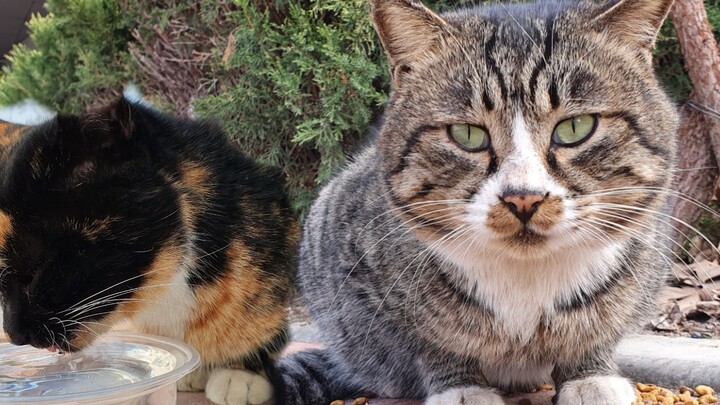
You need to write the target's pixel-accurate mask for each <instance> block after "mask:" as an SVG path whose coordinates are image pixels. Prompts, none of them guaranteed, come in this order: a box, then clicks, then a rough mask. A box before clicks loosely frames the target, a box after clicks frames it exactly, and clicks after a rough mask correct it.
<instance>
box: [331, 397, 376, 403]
mask: <svg viewBox="0 0 720 405" xmlns="http://www.w3.org/2000/svg"><path fill="white" fill-rule="evenodd" d="M369 403H370V400H369V399H367V398H365V397H359V398H355V400H354V401H353V403H352V405H366V404H369ZM330 405H345V401H343V400H342V399H336V400H334V401H332V402H330Z"/></svg>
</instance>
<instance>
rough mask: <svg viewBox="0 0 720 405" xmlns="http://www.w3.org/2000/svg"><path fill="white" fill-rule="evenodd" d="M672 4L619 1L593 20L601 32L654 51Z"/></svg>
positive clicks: (650, 0)
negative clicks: (656, 40)
mask: <svg viewBox="0 0 720 405" xmlns="http://www.w3.org/2000/svg"><path fill="white" fill-rule="evenodd" d="M672 4H673V0H616V1H614V2H611V3H609V4H608V5H607V6H606V7H605V10H604V11H603V12H602V13H601V14H600V15H598V16H597V17H595V18H594V20H593V23H594V24H595V27H596V28H597V29H599V30H606V31H607V32H609V33H610V34H611V35H616V36H618V37H619V38H620V39H622V40H624V41H627V42H629V43H631V44H634V45H639V46H640V47H642V48H645V49H648V50H651V49H652V48H653V47H654V46H655V39H656V38H657V36H658V33H659V32H660V27H662V24H663V21H665V18H666V17H667V15H668V14H669V13H670V7H671V6H672Z"/></svg>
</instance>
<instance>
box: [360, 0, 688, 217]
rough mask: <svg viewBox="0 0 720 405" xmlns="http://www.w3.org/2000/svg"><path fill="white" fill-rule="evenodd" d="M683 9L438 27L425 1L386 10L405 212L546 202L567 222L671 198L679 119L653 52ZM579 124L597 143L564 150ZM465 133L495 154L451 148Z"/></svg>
mask: <svg viewBox="0 0 720 405" xmlns="http://www.w3.org/2000/svg"><path fill="white" fill-rule="evenodd" d="M670 4H671V1H669V0H619V1H616V2H611V3H606V4H596V3H594V2H591V1H581V2H551V1H548V2H538V3H526V4H518V5H503V4H499V5H493V6H485V7H477V8H474V9H466V10H460V11H455V12H451V13H447V14H443V15H437V14H435V13H434V12H432V11H431V10H429V9H427V8H425V7H424V6H423V5H422V4H421V3H420V2H418V1H415V0H385V1H381V0H375V1H374V8H373V19H374V22H375V25H376V27H377V30H378V33H379V35H380V39H381V41H382V42H383V45H384V47H385V49H386V50H387V53H388V58H389V62H390V66H391V73H392V78H393V93H392V96H391V100H390V104H389V106H388V109H387V110H386V117H385V124H384V126H383V128H382V130H381V133H380V137H379V152H380V155H381V159H382V165H383V169H384V171H385V179H386V184H387V186H388V190H389V195H390V196H391V198H393V203H394V204H395V205H398V206H402V205H407V204H419V203H422V202H423V201H425V202H428V201H438V200H466V201H470V200H473V201H475V202H477V200H478V199H479V200H483V198H484V197H482V196H483V195H485V196H486V197H487V198H486V199H485V200H486V203H487V204H496V203H497V200H498V197H499V196H502V195H503V194H506V193H512V192H515V190H518V189H520V190H532V191H533V192H534V193H535V194H537V195H541V196H548V197H553V198H557V199H565V200H563V201H565V202H564V205H563V204H561V203H560V202H558V203H557V204H558V206H557V207H556V209H554V211H553V212H555V214H556V217H557V218H555V221H556V222H559V221H560V218H561V217H563V214H562V213H563V210H561V209H560V208H563V207H564V208H563V209H564V210H566V211H567V209H568V207H569V205H568V204H570V203H569V202H568V201H569V200H568V199H573V198H577V197H579V196H586V195H591V194H593V193H597V192H599V191H601V190H606V189H609V188H617V187H646V188H647V187H664V186H666V185H667V184H668V182H669V180H670V176H669V175H668V174H669V173H670V172H671V170H672V164H673V161H674V155H675V143H674V142H675V140H674V139H675V138H674V132H675V129H676V127H677V117H676V112H675V109H674V107H673V105H672V104H671V102H670V101H669V99H668V98H667V96H666V95H665V94H664V92H663V91H662V89H661V88H660V86H659V84H658V82H657V79H656V77H655V75H654V73H653V71H652V63H651V55H652V54H651V50H652V47H653V45H654V40H655V36H656V34H657V30H658V29H659V27H660V26H661V24H662V21H663V19H664V18H665V16H666V15H667V10H668V9H669V6H670ZM573 117H585V118H582V120H584V122H586V124H585V125H586V126H587V129H588V131H589V132H592V133H593V135H592V136H591V137H590V136H589V137H588V139H585V140H583V142H577V143H573V145H572V146H573V147H568V146H566V145H561V144H558V143H557V141H556V140H557V138H554V136H555V135H554V131H555V130H556V128H558V127H559V125H560V124H561V123H562V122H566V121H567V120H568V119H573ZM582 120H581V121H582ZM578 122H580V121H578ZM593 123H595V124H593ZM458 124H462V125H470V126H471V127H473V128H480V129H481V130H482V132H477V130H476V133H477V134H480V133H485V134H487V137H488V138H489V141H488V140H486V142H485V144H486V147H483V148H479V149H477V150H474V151H468V150H467V148H463V147H458V144H457V142H454V141H453V139H452V136H449V133H450V131H449V129H450V128H451V127H452V126H453V125H458ZM568 125H573V127H572V128H573V129H572V130H573V131H574V130H575V127H574V125H575V124H568ZM590 130H592V131H590ZM468 136H469V135H468ZM476 136H480V135H476ZM554 139H555V140H554ZM493 184H494V185H493ZM491 189H492V190H493V191H490V190H491ZM635 197H637V198H640V199H641V200H642V201H643V202H644V203H645V204H649V205H650V206H657V205H659V204H660V203H662V198H657V195H652V196H651V195H643V196H635ZM493 198H494V199H493ZM436 208H437V207H436ZM412 215H417V213H416V212H414V213H412ZM565 217H566V218H567V217H568V214H567V212H566V214H565ZM550 222H552V221H550V219H547V221H546V223H547V224H550ZM546 228H547V229H550V228H551V225H548V226H547V227H546Z"/></svg>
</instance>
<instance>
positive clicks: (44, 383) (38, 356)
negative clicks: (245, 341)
mask: <svg viewBox="0 0 720 405" xmlns="http://www.w3.org/2000/svg"><path fill="white" fill-rule="evenodd" d="M199 364H200V357H199V355H198V353H197V352H196V351H195V350H194V349H193V348H191V347H189V346H187V345H185V344H184V343H180V342H177V341H174V340H171V339H166V338H161V337H155V336H147V335H139V334H131V333H108V334H105V335H103V336H102V337H100V338H99V339H98V340H97V341H96V342H94V343H93V344H92V345H91V346H89V347H88V348H86V349H85V350H83V351H81V352H79V353H72V354H57V353H51V352H49V351H47V350H40V349H35V348H33V347H30V346H13V345H11V344H9V343H4V344H0V405H6V404H38V405H41V404H42V405H44V404H63V405H89V404H93V405H99V404H104V405H111V404H112V405H172V404H175V403H176V401H177V390H176V382H177V381H178V380H179V379H180V378H182V377H183V376H185V375H186V374H188V373H190V372H191V371H193V370H194V369H196V368H197V367H198V365H199Z"/></svg>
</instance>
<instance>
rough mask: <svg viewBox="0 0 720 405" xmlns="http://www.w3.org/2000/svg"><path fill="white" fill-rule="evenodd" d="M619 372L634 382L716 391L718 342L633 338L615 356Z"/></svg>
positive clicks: (719, 360)
mask: <svg viewBox="0 0 720 405" xmlns="http://www.w3.org/2000/svg"><path fill="white" fill-rule="evenodd" d="M615 360H616V361H617V363H618V365H619V366H620V369H621V370H622V373H623V374H624V375H625V376H627V377H630V378H632V379H633V380H635V381H639V382H645V383H653V384H658V385H662V386H664V387H667V388H677V387H679V386H681V385H685V386H688V387H695V386H696V385H700V384H703V385H709V386H711V387H713V388H715V389H720V339H690V338H682V337H678V338H672V337H664V336H655V335H636V336H630V337H628V338H626V339H625V340H623V341H622V342H621V343H620V345H619V346H618V350H617V353H616V355H615Z"/></svg>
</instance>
